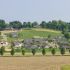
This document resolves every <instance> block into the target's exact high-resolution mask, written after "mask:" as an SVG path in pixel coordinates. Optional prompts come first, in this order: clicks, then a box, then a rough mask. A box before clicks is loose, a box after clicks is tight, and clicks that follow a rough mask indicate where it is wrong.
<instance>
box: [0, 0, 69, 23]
mask: <svg viewBox="0 0 70 70" xmlns="http://www.w3.org/2000/svg"><path fill="white" fill-rule="evenodd" d="M0 19H4V20H6V21H7V22H9V21H14V20H19V21H21V22H23V21H38V22H41V21H42V20H45V21H49V20H64V21H68V22H69V21H70V0H0Z"/></svg>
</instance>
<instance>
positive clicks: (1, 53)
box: [0, 46, 70, 56]
mask: <svg viewBox="0 0 70 70" xmlns="http://www.w3.org/2000/svg"><path fill="white" fill-rule="evenodd" d="M49 49H50V48H49ZM50 51H51V54H52V55H53V56H54V55H55V54H56V52H57V51H56V48H51V50H50ZM50 51H49V52H50ZM9 52H10V55H12V56H13V55H15V53H16V51H15V49H14V47H11V51H9ZM36 52H37V50H36V49H32V50H31V53H32V55H33V56H34V55H35V54H36ZM4 53H5V47H4V46H2V47H1V48H0V55H1V56H3V55H4ZM21 53H22V55H25V54H26V50H25V49H24V48H21ZM41 53H42V55H43V56H44V55H46V49H45V48H42V51H41ZM69 53H70V49H69ZM60 54H61V55H62V56H63V55H64V54H65V48H60Z"/></svg>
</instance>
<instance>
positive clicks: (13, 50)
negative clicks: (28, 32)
mask: <svg viewBox="0 0 70 70" xmlns="http://www.w3.org/2000/svg"><path fill="white" fill-rule="evenodd" d="M10 53H11V55H12V56H13V55H14V54H15V49H14V47H12V48H11V52H10Z"/></svg>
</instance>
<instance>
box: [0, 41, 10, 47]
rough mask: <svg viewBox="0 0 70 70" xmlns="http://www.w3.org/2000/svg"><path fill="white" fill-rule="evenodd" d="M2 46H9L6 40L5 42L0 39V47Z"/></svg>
mask: <svg viewBox="0 0 70 70" xmlns="http://www.w3.org/2000/svg"><path fill="white" fill-rule="evenodd" d="M2 46H5V47H6V46H9V43H8V42H6V41H0V47H2Z"/></svg>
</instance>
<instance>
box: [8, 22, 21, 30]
mask: <svg viewBox="0 0 70 70" xmlns="http://www.w3.org/2000/svg"><path fill="white" fill-rule="evenodd" d="M9 26H10V27H12V28H14V29H21V28H22V23H21V22H20V21H13V22H10V23H9Z"/></svg>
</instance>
